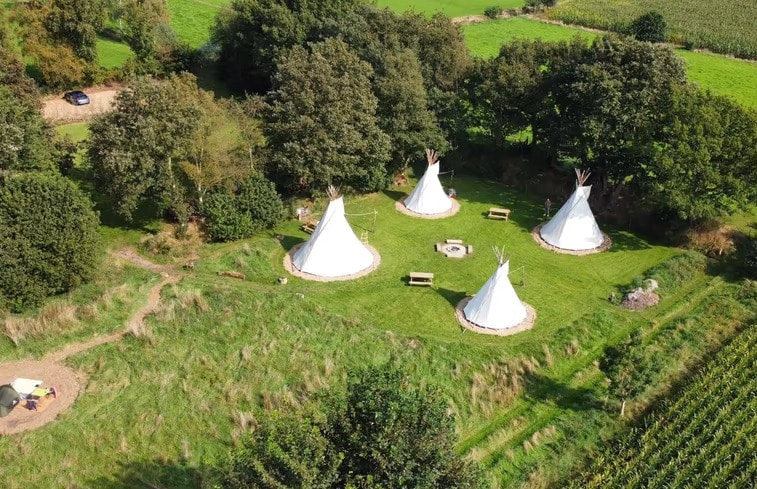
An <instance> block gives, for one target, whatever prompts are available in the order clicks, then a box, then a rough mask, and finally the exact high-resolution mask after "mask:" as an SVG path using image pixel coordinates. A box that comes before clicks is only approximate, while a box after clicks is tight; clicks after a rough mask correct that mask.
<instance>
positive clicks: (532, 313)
mask: <svg viewBox="0 0 757 489" xmlns="http://www.w3.org/2000/svg"><path fill="white" fill-rule="evenodd" d="M471 299H473V297H466V298H465V299H463V300H461V301H460V302H459V303H458V304H457V307H456V308H455V317H456V318H457V322H458V323H460V326H462V327H463V328H465V329H469V330H471V331H475V332H476V333H481V334H490V335H494V336H510V335H514V334H517V333H520V332H521V331H526V330H527V329H531V328H533V327H534V322H535V321H536V309H534V308H533V307H531V306H530V305H529V304H526V303H525V302H523V301H521V304H523V307H525V308H526V319H524V320H523V321H521V322H519V323H518V324H516V325H515V326H512V327H510V328H502V329H491V328H484V327H481V326H479V325H478V324H476V323H472V322H470V321H468V319H466V317H465V312H464V311H463V309H465V306H467V305H468V302H470V300H471Z"/></svg>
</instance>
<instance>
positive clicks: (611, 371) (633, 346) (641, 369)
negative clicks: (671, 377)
mask: <svg viewBox="0 0 757 489" xmlns="http://www.w3.org/2000/svg"><path fill="white" fill-rule="evenodd" d="M647 364H648V360H647V357H646V355H645V352H644V345H643V336H642V335H641V333H640V332H639V331H634V333H633V334H631V336H629V338H628V339H627V340H626V341H624V342H623V343H621V344H620V345H618V346H609V347H607V348H605V352H604V355H602V358H600V360H599V368H600V370H602V372H604V374H605V375H606V376H607V378H608V379H609V381H610V384H609V389H610V394H612V395H613V396H615V397H617V398H618V399H620V401H621V403H620V416H621V417H622V416H623V415H624V414H625V410H626V402H627V401H628V400H629V399H633V398H634V397H636V396H638V395H639V394H641V393H643V392H644V391H645V390H646V388H647V385H648V384H649V381H650V380H651V372H650V369H649V368H647Z"/></svg>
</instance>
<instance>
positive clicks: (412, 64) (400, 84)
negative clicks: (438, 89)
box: [375, 49, 449, 174]
mask: <svg viewBox="0 0 757 489" xmlns="http://www.w3.org/2000/svg"><path fill="white" fill-rule="evenodd" d="M375 87H376V88H375V90H376V96H377V98H378V123H379V126H380V128H381V130H382V131H384V132H385V133H386V134H387V135H388V136H389V139H390V140H391V149H392V153H391V154H392V156H391V162H390V165H389V168H388V170H389V173H390V174H393V173H395V172H397V171H402V170H404V169H405V168H407V166H408V164H409V163H410V160H411V159H413V158H420V157H422V156H423V150H424V149H425V148H435V149H436V150H437V151H438V152H439V153H440V154H443V153H444V152H445V150H446V149H447V148H448V146H449V145H448V143H447V141H446V140H445V138H444V134H443V133H442V130H441V128H440V127H439V125H438V124H437V122H436V117H435V116H434V114H433V112H431V111H430V110H429V108H428V97H427V96H426V88H425V87H424V85H423V76H422V75H421V69H420V63H419V62H418V58H417V56H416V54H415V53H414V52H413V51H411V50H410V49H403V50H401V51H398V52H390V53H387V54H386V59H385V61H384V65H383V67H382V70H381V73H379V74H378V76H377V77H376V81H375Z"/></svg>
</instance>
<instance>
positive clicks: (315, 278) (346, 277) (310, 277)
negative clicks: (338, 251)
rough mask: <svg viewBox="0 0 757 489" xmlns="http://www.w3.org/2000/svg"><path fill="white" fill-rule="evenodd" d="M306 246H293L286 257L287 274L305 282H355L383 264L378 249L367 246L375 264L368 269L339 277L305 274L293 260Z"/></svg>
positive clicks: (301, 244)
mask: <svg viewBox="0 0 757 489" xmlns="http://www.w3.org/2000/svg"><path fill="white" fill-rule="evenodd" d="M304 244H305V243H300V244H298V245H295V246H293V247H292V249H291V250H289V251H288V252H287V254H286V255H284V268H285V269H286V271H287V272H289V273H291V274H292V275H294V276H295V277H300V278H302V279H305V280H312V281H314V282H341V281H346V280H355V279H356V278H360V277H364V276H366V275H368V274H369V273H371V272H372V271H374V270H375V269H377V268H378V266H379V265H380V264H381V255H379V252H378V250H376V248H374V247H373V246H370V245H365V247H366V248H367V249H368V251H370V252H371V255H373V263H371V266H369V267H368V268H364V269H362V270H360V271H359V272H356V273H353V274H350V275H340V276H338V277H322V276H320V275H313V274H312V273H305V272H303V271H300V270H299V269H298V268H296V267H295V266H294V262H293V260H292V257H294V254H295V253H297V250H299V249H300V248H301V247H302V246H303V245H304Z"/></svg>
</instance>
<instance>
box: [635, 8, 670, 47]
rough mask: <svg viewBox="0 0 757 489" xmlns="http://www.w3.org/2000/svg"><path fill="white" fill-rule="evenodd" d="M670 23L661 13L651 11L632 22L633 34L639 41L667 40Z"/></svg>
mask: <svg viewBox="0 0 757 489" xmlns="http://www.w3.org/2000/svg"><path fill="white" fill-rule="evenodd" d="M667 30H668V25H667V23H666V22H665V18H664V17H663V16H662V14H661V13H659V12H655V11H650V12H647V13H645V14H642V15H640V16H639V17H637V18H636V19H635V20H634V21H633V22H631V35H633V37H635V38H636V39H638V40H639V41H648V42H665V41H666V40H667V38H668V35H667Z"/></svg>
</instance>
